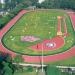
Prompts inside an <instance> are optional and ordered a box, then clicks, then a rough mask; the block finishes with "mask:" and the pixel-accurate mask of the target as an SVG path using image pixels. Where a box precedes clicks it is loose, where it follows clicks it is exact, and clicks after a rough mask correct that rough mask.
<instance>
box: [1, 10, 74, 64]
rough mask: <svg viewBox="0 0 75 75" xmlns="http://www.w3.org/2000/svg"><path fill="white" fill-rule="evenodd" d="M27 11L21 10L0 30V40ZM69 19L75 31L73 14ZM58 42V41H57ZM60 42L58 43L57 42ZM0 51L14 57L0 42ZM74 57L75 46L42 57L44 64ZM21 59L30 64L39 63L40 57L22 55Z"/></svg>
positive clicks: (14, 54)
mask: <svg viewBox="0 0 75 75" xmlns="http://www.w3.org/2000/svg"><path fill="white" fill-rule="evenodd" d="M26 12H27V11H26V10H22V11H21V12H20V13H19V14H18V15H17V16H16V17H15V18H14V19H12V20H11V21H10V22H9V23H8V24H7V25H6V26H5V27H4V28H3V29H2V30H0V40H1V39H2V37H3V35H4V34H5V33H6V32H7V31H8V30H9V29H10V28H11V27H12V26H13V25H14V24H15V23H16V21H17V20H18V19H20V17H21V16H22V15H23V14H25V13H26ZM70 17H71V19H72V23H73V27H74V30H75V14H74V13H71V14H70ZM58 41H59V40H58ZM59 42H60V41H59ZM0 51H3V52H8V53H10V54H11V56H12V57H14V56H16V53H14V52H12V51H9V50H8V49H6V48H5V47H4V46H3V44H2V42H0ZM72 56H75V46H74V47H72V48H71V49H70V50H68V51H66V52H63V53H60V54H56V55H50V56H44V57H43V58H44V62H54V61H60V60H64V59H67V58H69V57H72ZM23 59H24V61H25V62H29V63H30V62H31V63H33V62H34V63H35V62H40V59H41V56H27V55H23Z"/></svg>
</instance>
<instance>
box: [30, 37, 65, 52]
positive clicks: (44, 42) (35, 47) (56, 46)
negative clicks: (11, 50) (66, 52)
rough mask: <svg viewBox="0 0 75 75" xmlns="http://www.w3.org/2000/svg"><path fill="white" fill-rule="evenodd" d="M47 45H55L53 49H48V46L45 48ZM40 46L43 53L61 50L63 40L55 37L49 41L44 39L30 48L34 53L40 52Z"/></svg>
mask: <svg viewBox="0 0 75 75" xmlns="http://www.w3.org/2000/svg"><path fill="white" fill-rule="evenodd" d="M58 41H60V42H58ZM47 43H53V44H55V45H54V46H53V47H48V46H46V44H47ZM42 45H43V50H44V51H50V50H56V49H58V48H61V47H62V46H63V45H64V38H63V37H60V36H57V37H55V38H52V39H50V40H47V39H45V40H44V41H43V42H42V43H38V44H36V45H33V46H31V47H30V48H31V49H33V50H35V51H41V50H42Z"/></svg>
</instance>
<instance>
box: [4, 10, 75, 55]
mask: <svg viewBox="0 0 75 75" xmlns="http://www.w3.org/2000/svg"><path fill="white" fill-rule="evenodd" d="M57 16H64V17H65V18H66V24H67V29H68V33H69V34H70V36H68V37H66V38H64V40H65V45H64V46H63V47H61V48H59V49H57V50H53V51H45V52H44V54H45V55H53V54H57V53H61V52H64V51H66V50H68V49H69V48H71V47H72V46H73V45H74V42H75V41H74V30H73V27H72V23H71V21H70V18H69V16H68V15H67V14H66V13H65V12H61V11H56V10H52V11H51V10H46V11H45V10H41V11H31V12H28V13H27V14H25V15H23V16H22V17H21V19H20V20H18V21H17V23H16V24H15V25H14V26H13V27H12V28H11V29H10V30H9V31H8V32H7V33H6V34H5V35H4V37H3V44H4V46H5V47H7V48H8V49H9V50H12V51H14V52H18V53H21V54H28V55H41V52H39V51H34V50H32V49H29V48H28V47H29V46H32V45H35V44H37V43H39V42H42V41H43V40H44V39H51V38H54V37H55V36H57V25H58V19H57ZM62 29H63V27H62ZM49 32H50V34H49ZM22 36H35V37H39V38H40V40H37V41H35V42H23V41H21V37H22Z"/></svg>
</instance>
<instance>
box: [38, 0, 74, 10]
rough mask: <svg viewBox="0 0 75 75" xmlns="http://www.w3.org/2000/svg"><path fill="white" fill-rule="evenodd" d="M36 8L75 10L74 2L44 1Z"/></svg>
mask: <svg viewBox="0 0 75 75" xmlns="http://www.w3.org/2000/svg"><path fill="white" fill-rule="evenodd" d="M37 6H38V7H39V8H63V9H73V10H75V0H45V1H44V2H42V3H41V4H38V5H37Z"/></svg>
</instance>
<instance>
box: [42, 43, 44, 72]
mask: <svg viewBox="0 0 75 75" xmlns="http://www.w3.org/2000/svg"><path fill="white" fill-rule="evenodd" d="M43 64H44V60H43V43H42V72H43V71H44V68H43Z"/></svg>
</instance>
